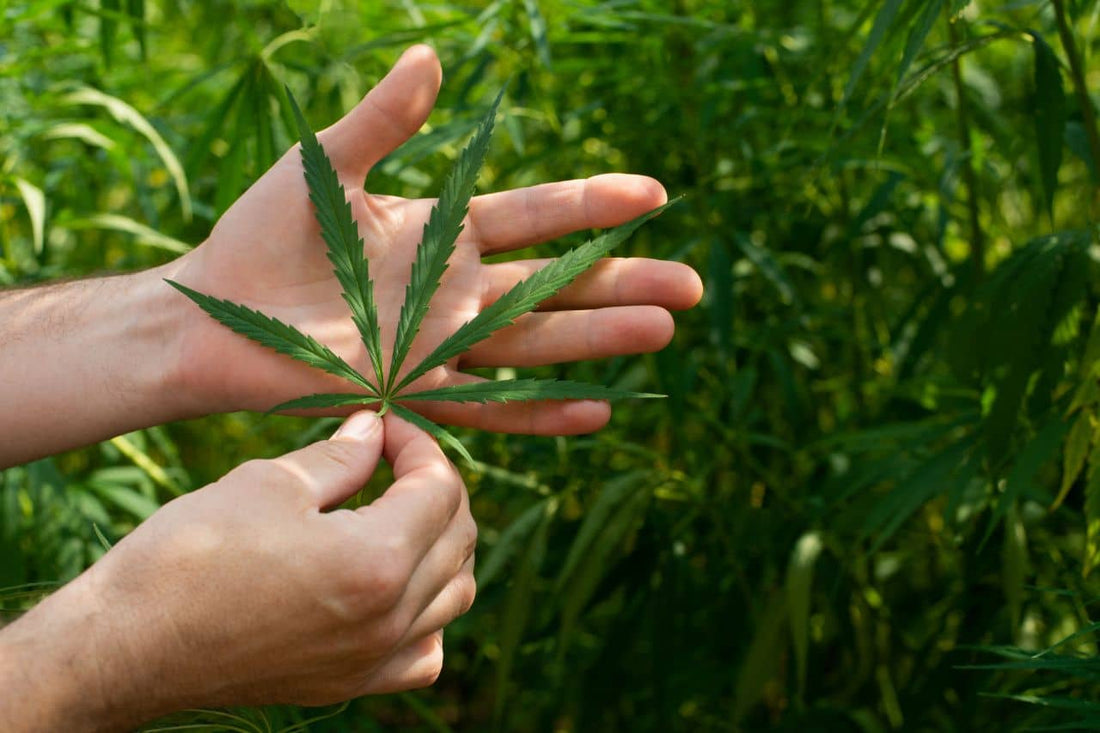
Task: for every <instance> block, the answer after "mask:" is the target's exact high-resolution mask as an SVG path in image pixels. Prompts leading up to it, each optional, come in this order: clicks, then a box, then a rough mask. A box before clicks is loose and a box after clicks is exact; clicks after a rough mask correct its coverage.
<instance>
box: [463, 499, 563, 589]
mask: <svg viewBox="0 0 1100 733" xmlns="http://www.w3.org/2000/svg"><path fill="white" fill-rule="evenodd" d="M551 501H552V499H543V500H541V501H537V502H535V503H534V504H532V505H531V506H530V507H528V508H527V509H526V510H524V512H523V513H522V514H520V515H519V517H517V518H516V520H515V521H513V522H512V523H511V524H509V525H508V526H507V527H506V528H505V529H504V531H503V532H501V533H500V537H499V538H498V539H497V541H496V544H494V545H493V547H492V549H491V550H490V551H489V554H488V555H486V557H485V559H484V560H482V559H481V557H480V554H481V552H482V550H481V549H480V548H479V549H478V553H479V557H478V562H477V587H478V588H485V587H487V586H488V585H489V584H490V583H492V582H493V581H494V580H496V577H497V576H498V575H499V574H500V572H501V571H502V570H504V567H505V565H506V564H507V563H508V561H509V560H511V559H512V557H513V556H514V555H516V554H517V552H518V550H519V546H520V543H521V542H522V541H524V540H526V539H528V538H529V537H530V536H531V533H532V532H533V531H534V530H535V527H536V526H537V525H538V523H539V522H541V521H542V519H543V517H544V516H545V514H546V507H547V505H548V504H549V503H550V502H551Z"/></svg>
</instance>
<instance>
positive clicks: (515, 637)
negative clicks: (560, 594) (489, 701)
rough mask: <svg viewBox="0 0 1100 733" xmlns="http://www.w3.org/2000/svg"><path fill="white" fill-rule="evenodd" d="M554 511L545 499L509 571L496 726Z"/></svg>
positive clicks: (500, 726) (532, 605)
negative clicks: (510, 572) (539, 513)
mask: <svg viewBox="0 0 1100 733" xmlns="http://www.w3.org/2000/svg"><path fill="white" fill-rule="evenodd" d="M556 512H557V502H556V501H551V502H548V503H547V504H546V506H545V511H544V512H543V513H542V515H541V516H540V517H539V520H540V521H539V522H538V524H536V525H535V529H534V531H533V532H532V533H531V536H530V538H529V539H528V541H527V544H526V545H525V546H524V548H523V551H522V552H520V553H519V557H520V558H521V560H522V562H521V563H520V565H519V567H518V568H516V569H515V571H514V572H513V575H512V577H513V580H512V587H511V588H510V589H509V591H508V598H507V600H506V601H505V603H504V613H503V615H502V621H501V626H500V636H499V638H500V641H499V645H500V656H499V658H498V659H497V675H496V677H497V679H496V703H495V704H494V708H493V720H494V722H495V726H494V727H495V729H496V730H503V729H504V725H503V723H504V716H505V712H506V706H507V704H508V703H509V702H510V701H511V700H513V699H514V696H513V695H509V694H508V693H509V689H510V687H511V685H512V684H514V681H513V679H512V668H513V666H514V664H515V660H516V655H517V654H518V653H519V647H520V642H522V641H523V634H524V631H526V629H527V622H528V620H529V618H530V616H531V610H532V609H533V608H535V607H536V606H537V603H536V599H535V595H536V592H537V590H538V589H537V587H536V581H537V580H538V577H539V570H540V569H541V568H542V563H543V560H544V558H545V557H546V544H547V535H548V534H549V528H550V522H551V520H552V519H553V518H554V515H555V514H556Z"/></svg>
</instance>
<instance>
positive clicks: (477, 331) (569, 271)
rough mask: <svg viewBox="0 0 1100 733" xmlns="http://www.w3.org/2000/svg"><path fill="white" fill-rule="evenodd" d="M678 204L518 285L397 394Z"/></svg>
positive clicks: (611, 233)
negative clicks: (643, 225)
mask: <svg viewBox="0 0 1100 733" xmlns="http://www.w3.org/2000/svg"><path fill="white" fill-rule="evenodd" d="M677 201H679V199H673V200H672V201H669V202H668V203H667V204H665V205H663V206H659V207H657V208H656V209H653V210H652V211H650V212H648V213H646V214H643V215H642V216H639V217H638V218H636V219H633V220H632V221H629V222H627V223H626V224H623V225H622V226H618V227H615V228H614V229H611V230H609V231H607V232H604V233H603V234H601V235H600V236H598V237H596V238H595V239H592V240H589V241H588V242H585V243H584V244H582V245H581V246H579V247H577V248H575V249H572V250H570V251H569V252H567V253H566V254H565V255H563V256H562V257H560V258H558V259H556V260H553V261H552V262H551V263H550V264H548V265H547V266H546V267H544V268H542V269H541V270H539V271H538V272H536V273H535V274H534V275H532V276H531V277H529V278H527V279H526V280H522V281H520V282H519V283H517V284H516V285H515V286H514V287H513V288H512V289H511V290H509V291H508V292H506V293H505V294H504V295H502V296H501V297H500V298H499V299H498V300H497V301H496V302H495V303H493V304H492V305H490V306H488V307H487V308H485V309H484V310H483V311H481V313H479V314H477V315H476V316H475V317H474V318H473V319H472V320H470V321H468V322H466V323H465V324H463V325H462V326H461V327H459V329H458V330H457V331H455V332H454V333H453V334H452V335H451V336H450V337H449V338H447V339H446V340H445V341H444V342H443V343H441V344H440V345H439V346H437V347H436V348H435V350H434V351H432V353H431V354H429V355H428V356H427V358H425V359H424V361H422V362H420V364H418V365H417V366H416V367H415V368H414V369H413V370H412V371H410V372H409V373H408V374H406V375H405V377H404V378H403V379H402V380H401V382H400V383H399V384H398V385H397V388H396V389H395V390H393V392H394V393H395V394H399V393H400V392H401V390H402V389H404V388H405V387H407V386H409V385H410V384H411V383H412V382H414V381H415V380H417V379H419V378H420V377H422V376H423V375H424V374H426V373H427V372H429V371H430V370H432V369H434V368H436V367H438V366H440V365H442V364H445V363H446V362H447V360H448V359H451V358H453V357H455V356H458V355H459V354H462V353H464V352H465V351H468V350H469V349H470V347H471V346H473V345H474V344H476V343H478V342H480V341H483V340H484V339H486V338H488V337H489V336H490V335H492V334H493V333H494V332H495V331H499V330H500V329H502V328H504V327H505V326H510V325H511V324H512V323H514V322H515V319H516V318H518V317H519V316H521V315H523V314H524V313H528V312H530V311H532V310H534V309H535V307H536V306H538V304H539V303H541V302H542V301H544V300H546V299H547V298H549V297H550V296H552V295H554V294H555V293H557V292H558V291H559V290H561V289H562V288H564V287H565V286H566V285H568V284H569V283H571V282H573V280H574V279H576V278H577V276H578V275H580V274H581V273H582V272H584V271H585V270H587V269H588V268H590V267H591V266H592V265H594V264H595V263H596V261H597V260H599V259H600V258H601V257H604V256H606V255H607V254H608V253H609V252H610V251H611V250H613V249H614V248H615V247H616V246H618V245H619V244H620V243H622V242H623V241H624V240H626V238H627V237H629V236H630V235H631V234H633V233H634V232H635V230H637V229H638V227H640V226H641V225H642V224H644V223H645V222H647V221H649V220H650V219H652V218H653V217H655V216H657V215H658V214H660V213H661V212H663V211H664V210H665V209H667V208H668V207H670V206H672V205H674V204H675V203H676V202H677Z"/></svg>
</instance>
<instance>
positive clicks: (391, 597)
mask: <svg viewBox="0 0 1100 733" xmlns="http://www.w3.org/2000/svg"><path fill="white" fill-rule="evenodd" d="M403 565H404V564H403V563H400V564H399V563H398V562H397V561H396V559H395V558H384V559H382V561H381V562H379V563H376V564H375V565H374V568H373V571H372V572H371V573H370V578H369V581H368V582H367V583H366V586H365V588H364V591H365V592H366V595H367V600H368V601H369V602H370V604H371V606H373V607H374V608H381V609H390V608H393V607H394V606H396V605H397V603H398V601H400V600H401V597H402V596H403V595H404V593H405V586H406V585H407V584H408V582H409V575H408V573H407V572H405V570H404V567H403Z"/></svg>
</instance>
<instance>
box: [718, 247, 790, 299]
mask: <svg viewBox="0 0 1100 733" xmlns="http://www.w3.org/2000/svg"><path fill="white" fill-rule="evenodd" d="M733 241H734V242H736V243H737V247H738V249H740V250H741V253H742V254H744V255H745V257H746V258H747V259H748V260H749V262H751V263H752V264H753V266H755V267H756V269H757V270H759V271H760V274H761V275H763V276H764V278H765V279H766V280H768V282H770V283H771V284H772V285H774V286H775V289H776V290H777V291H779V298H780V300H782V301H783V302H784V303H795V304H797V302H798V295H797V293H796V292H795V288H794V286H793V285H792V284H791V281H790V279H789V278H788V277H787V273H785V272H784V271H783V267H782V266H781V265H780V264H779V263H778V262H777V261H776V260H775V257H773V256H772V254H771V252H769V251H768V250H766V249H764V248H763V247H758V246H757V245H756V244H755V243H754V242H753V241H752V240H751V239H749V237H748V236H747V235H746V234H744V233H742V232H736V233H735V234H734V237H733Z"/></svg>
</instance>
